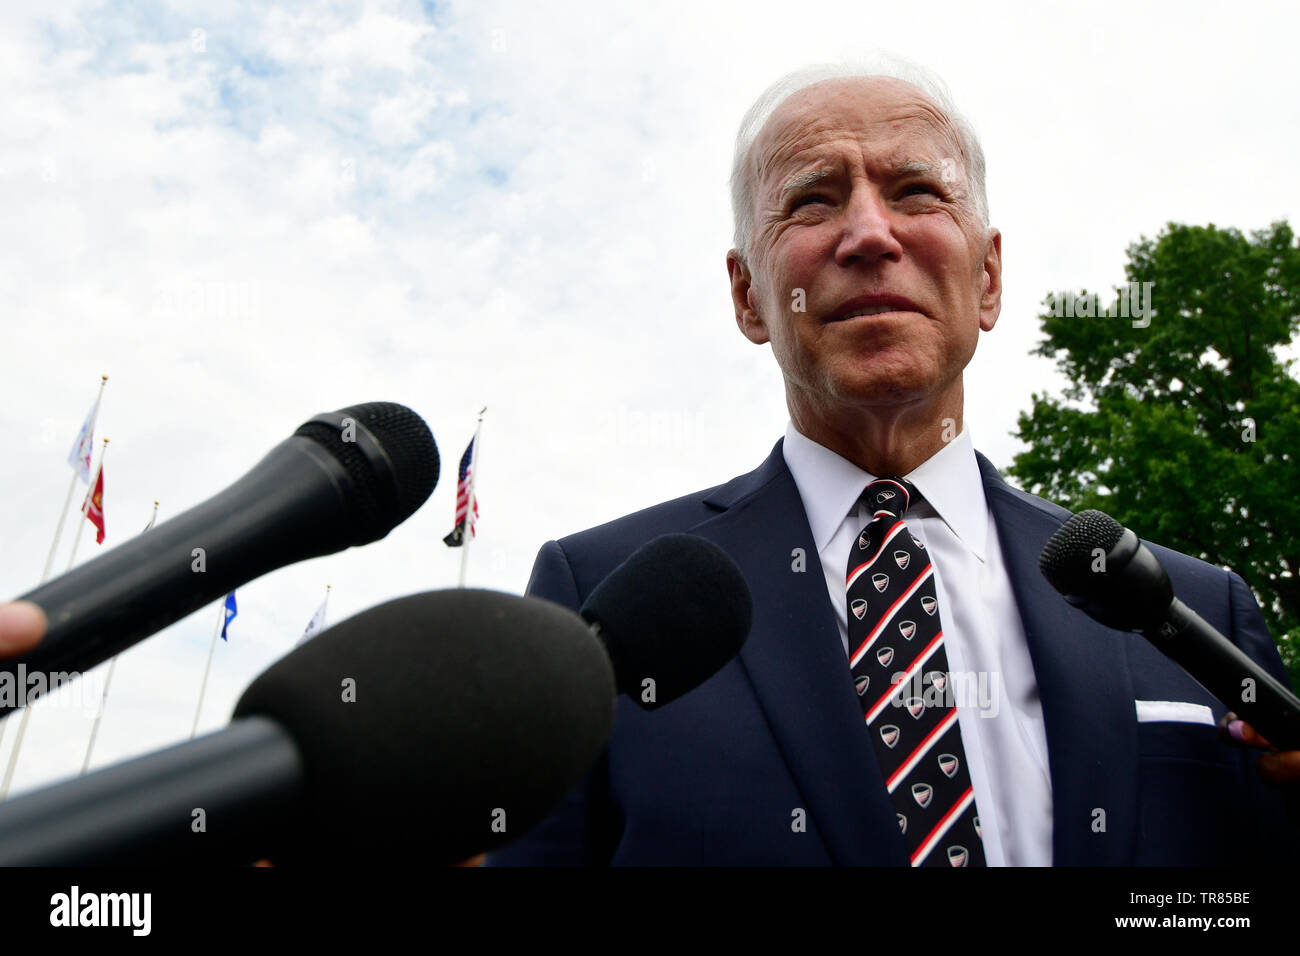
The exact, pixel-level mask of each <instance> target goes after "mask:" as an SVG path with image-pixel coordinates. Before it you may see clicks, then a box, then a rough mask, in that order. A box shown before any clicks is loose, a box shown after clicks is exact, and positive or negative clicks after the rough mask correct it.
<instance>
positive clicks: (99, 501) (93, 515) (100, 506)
mask: <svg viewBox="0 0 1300 956" xmlns="http://www.w3.org/2000/svg"><path fill="white" fill-rule="evenodd" d="M86 519H87V520H88V521H89V522H90V523H91V524H93V525H94V526H95V543H96V544H103V543H104V533H105V532H104V466H103V465H102V464H101V465H100V466H99V476H98V477H97V478H96V479H95V490H94V491H92V492H91V493H90V499H89V500H88V501H87V502H86Z"/></svg>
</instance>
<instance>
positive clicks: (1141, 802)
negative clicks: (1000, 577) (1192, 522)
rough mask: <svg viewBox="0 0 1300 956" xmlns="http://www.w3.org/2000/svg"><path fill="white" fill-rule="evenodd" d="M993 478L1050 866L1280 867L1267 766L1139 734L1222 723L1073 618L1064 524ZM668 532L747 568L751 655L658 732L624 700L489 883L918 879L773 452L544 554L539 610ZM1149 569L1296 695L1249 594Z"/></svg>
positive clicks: (1225, 579) (1288, 826)
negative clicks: (1057, 556) (586, 872)
mask: <svg viewBox="0 0 1300 956" xmlns="http://www.w3.org/2000/svg"><path fill="white" fill-rule="evenodd" d="M979 465H980V470H981V473H982V475H983V481H984V489H985V493H986V496H987V498H988V502H989V507H990V510H991V512H992V516H993V520H994V521H996V522H997V529H998V536H999V538H1000V539H1001V542H1002V547H1003V551H1004V554H1005V558H1006V566H1007V570H1008V572H1009V574H1010V577H1011V582H1012V586H1013V589H1014V592H1015V596H1016V601H1017V603H1018V605H1019V608H1020V615H1021V618H1022V620H1023V622H1024V628H1025V635H1026V637H1027V639H1028V642H1029V651H1030V656H1031V659H1032V661H1033V666H1034V674H1035V676H1036V678H1037V681H1038V688H1039V693H1040V696H1041V700H1042V708H1043V718H1044V723H1045V728H1046V734H1047V749H1048V763H1049V771H1050V776H1051V784H1052V812H1053V830H1052V859H1053V862H1054V864H1056V865H1183V864H1219V863H1237V862H1245V861H1248V860H1251V859H1253V858H1255V857H1260V858H1265V852H1264V851H1267V857H1268V858H1272V859H1278V858H1279V856H1280V855H1281V854H1280V851H1281V849H1282V848H1281V846H1280V844H1283V843H1287V844H1288V845H1292V844H1293V843H1294V842H1295V841H1296V836H1297V827H1296V826H1295V825H1294V824H1292V823H1291V822H1289V821H1288V820H1287V818H1286V816H1285V814H1284V813H1283V807H1282V800H1281V797H1280V795H1279V794H1278V793H1277V792H1276V791H1274V790H1272V789H1271V788H1267V787H1265V786H1264V785H1263V784H1261V783H1260V782H1259V781H1258V779H1257V777H1256V775H1255V769H1254V754H1253V753H1249V752H1246V751H1244V750H1239V749H1235V748H1232V747H1229V746H1227V745H1225V744H1224V743H1222V742H1221V741H1220V740H1219V738H1218V734H1217V732H1216V730H1215V728H1213V727H1210V726H1206V725H1199V724H1190V723H1139V722H1138V721H1137V718H1136V710H1135V705H1134V701H1135V700H1158V701H1189V702H1194V703H1203V704H1207V705H1209V706H1210V707H1211V708H1212V710H1213V712H1214V715H1215V718H1216V719H1217V718H1218V717H1219V716H1221V715H1222V713H1223V711H1224V709H1225V708H1224V707H1223V705H1222V704H1220V703H1219V702H1218V701H1217V700H1215V699H1214V698H1213V697H1211V696H1210V694H1209V693H1208V692H1207V691H1205V690H1204V689H1203V688H1202V687H1201V686H1200V685H1199V684H1198V683H1197V682H1195V681H1194V680H1192V678H1190V677H1189V676H1187V674H1186V673H1185V672H1183V671H1182V670H1181V669H1180V668H1179V667H1177V666H1176V665H1174V664H1173V663H1172V662H1170V661H1169V660H1168V659H1166V658H1165V657H1163V656H1162V655H1161V654H1160V653H1159V652H1158V651H1156V650H1155V649H1154V648H1153V647H1152V646H1151V645H1150V644H1149V643H1148V642H1147V641H1146V640H1145V639H1144V638H1142V637H1140V636H1138V635H1135V634H1130V633H1125V632H1120V631H1115V630H1110V629H1108V628H1106V627H1103V626H1102V625H1100V624H1098V623H1096V622H1094V621H1093V620H1092V619H1091V618H1089V617H1088V616H1087V615H1085V614H1083V613H1082V612H1081V611H1078V610H1075V609H1074V608H1072V607H1071V606H1069V605H1068V604H1067V603H1066V602H1065V601H1064V600H1063V599H1062V598H1061V596H1060V595H1059V594H1057V593H1056V592H1055V591H1054V590H1053V589H1052V587H1051V586H1050V585H1049V584H1048V583H1047V581H1046V580H1045V579H1044V578H1043V576H1042V574H1041V573H1040V572H1039V570H1038V567H1037V559H1038V553H1039V551H1040V550H1041V549H1042V546H1043V544H1044V543H1045V542H1046V541H1047V539H1048V537H1050V536H1051V534H1052V532H1053V531H1055V530H1056V528H1058V527H1059V526H1060V525H1061V523H1062V522H1063V521H1064V520H1066V519H1067V518H1068V517H1069V512H1067V511H1065V510H1064V509H1062V508H1060V507H1058V506H1056V505H1053V504H1051V503H1049V502H1047V501H1044V500H1043V499H1041V498H1037V497H1035V496H1033V495H1030V494H1026V493H1024V492H1021V491H1018V490H1016V489H1014V488H1012V487H1011V486H1010V485H1008V484H1007V483H1006V482H1005V481H1003V480H1002V478H1001V476H999V475H998V473H997V471H996V469H994V467H993V466H992V465H991V464H990V463H989V462H988V461H987V459H985V458H984V457H983V456H979ZM671 531H687V532H690V533H692V534H697V535H700V536H701V537H704V538H707V539H709V540H711V541H713V542H715V543H716V544H718V545H720V546H721V547H722V548H723V549H724V550H725V551H726V552H727V553H728V554H730V555H731V557H732V558H734V559H735V561H736V563H737V564H738V565H739V566H740V569H741V571H742V572H743V573H744V575H745V578H746V580H747V581H748V582H749V586H750V589H751V591H752V593H753V598H754V625H753V629H752V631H751V632H750V636H749V639H748V641H747V642H746V644H745V646H744V648H743V649H742V650H741V652H740V655H739V657H737V658H736V659H735V660H733V661H731V662H730V663H729V664H728V665H726V666H725V667H724V668H723V669H722V670H721V671H719V672H718V673H717V674H716V675H714V676H713V677H712V678H711V679H710V680H708V681H707V682H706V683H705V684H703V685H701V686H700V687H699V688H697V689H696V690H694V691H692V692H691V693H689V694H687V695H686V696H684V697H682V698H681V699H679V700H677V701H674V702H673V703H671V704H668V705H667V706H665V707H663V708H662V709H660V710H658V711H655V712H650V713H648V712H644V711H642V710H640V709H639V708H638V707H637V706H636V705H635V704H633V703H632V702H630V701H628V700H627V699H626V698H620V700H619V705H618V716H617V721H616V725H615V729H614V733H613V736H612V738H611V740H610V742H609V745H608V747H607V749H606V751H605V753H604V754H603V755H602V757H601V759H600V760H599V762H598V763H597V764H596V766H595V767H594V768H593V770H592V772H591V774H590V775H589V777H588V779H587V780H586V782H585V783H584V784H583V785H582V786H581V787H580V788H579V789H578V790H577V791H576V792H575V793H573V794H572V795H571V796H570V797H569V798H568V800H567V801H566V802H565V803H564V805H563V806H562V807H561V808H560V809H559V810H558V811H557V812H556V813H555V814H554V815H552V816H551V817H550V818H549V819H547V820H546V821H545V822H543V823H542V824H541V825H540V826H538V827H537V828H535V829H534V830H533V831H532V832H530V833H528V834H527V835H525V836H523V837H522V838H521V839H519V840H518V841H516V842H515V843H513V844H511V845H509V846H507V847H504V848H502V849H501V850H499V851H497V852H495V853H494V854H492V855H491V856H490V857H489V861H488V862H489V864H490V865H515V864H607V863H609V864H721V865H727V864H742V865H748V864H759V865H762V864H796V865H819V864H847V865H865V866H878V865H900V866H902V865H906V864H907V857H906V854H905V852H904V849H903V842H902V839H901V838H900V836H899V834H898V825H897V823H896V818H895V814H894V809H893V807H892V805H891V803H890V799H889V796H888V794H887V793H886V790H885V784H884V781H883V779H882V777H881V775H880V771H879V768H878V766H877V762H876V758H875V754H874V753H873V751H872V748H871V742H870V740H869V739H868V736H867V734H865V733H864V732H863V729H862V710H861V706H860V704H859V701H858V698H857V696H856V694H855V692H854V688H853V681H852V679H851V677H850V675H849V669H848V662H847V660H846V658H845V655H844V649H843V646H842V644H841V643H840V636H839V631H838V627H837V625H836V621H835V615H834V612H833V610H832V607H831V604H830V600H829V597H828V595H827V593H826V583H825V578H824V577H823V574H822V571H821V568H820V564H819V562H818V557H817V549H816V546H815V545H814V543H813V537H812V532H811V530H810V529H809V527H808V521H807V517H806V515H805V512H804V508H803V504H802V501H801V499H800V497H799V492H798V490H797V488H796V486H795V482H794V478H793V476H792V475H791V474H790V471H789V469H788V468H787V467H786V464H785V458H784V455H783V453H782V449H781V442H778V443H777V445H776V447H775V448H774V449H773V451H772V454H771V455H770V456H769V457H768V459H767V460H766V461H765V462H764V463H763V464H762V465H761V466H759V468H757V469H756V470H755V471H753V472H750V473H749V474H747V475H742V476H740V477H739V478H736V479H734V480H732V481H730V482H728V483H727V484H724V485H720V486H718V487H716V488H712V489H709V490H707V491H704V492H700V493H697V494H693V495H688V496H686V497H683V498H679V499H677V500H675V501H669V502H666V503H664V504H660V505H657V506H655V507H653V508H649V509H647V510H645V511H641V512H638V513H636V514H632V515H629V516H627V517H624V518H621V519H619V520H617V521H613V522H611V523H609V524H606V525H602V526H600V527H598V528H594V529H591V530H589V531H584V532H582V533H580V534H575V535H572V536H570V537H567V538H564V539H562V540H560V541H558V542H557V541H549V542H547V543H546V545H545V546H544V547H543V548H542V550H541V552H540V554H539V555H538V557H537V563H536V566H535V567H534V570H533V575H532V580H531V581H530V582H529V586H528V590H529V593H531V594H534V595H537V596H540V597H544V598H548V599H550V600H553V601H556V602H558V603H560V604H563V605H566V606H568V607H570V608H574V609H576V608H578V607H580V606H581V604H582V603H583V601H584V600H585V599H586V596H587V595H588V594H589V593H590V592H591V590H592V589H593V588H594V587H595V586H596V585H597V584H598V583H599V582H600V581H601V579H602V578H604V577H605V576H606V575H607V574H608V573H609V572H610V571H612V570H613V569H614V568H615V567H616V566H617V565H618V564H619V563H620V562H621V561H622V560H623V559H624V558H626V557H627V556H628V555H629V554H630V553H631V552H632V551H634V550H635V549H636V548H637V547H639V546H640V545H642V544H644V543H645V542H646V541H648V540H649V539H651V538H653V537H655V536H656V535H659V534H663V533H666V532H671ZM797 548H801V549H803V553H804V555H805V556H806V562H807V564H806V570H804V571H802V572H799V571H795V570H794V567H795V558H794V554H793V552H794V551H795V549H797ZM1151 548H1152V550H1153V551H1154V552H1155V553H1156V554H1157V556H1158V557H1159V558H1160V559H1161V561H1162V562H1163V563H1164V565H1165V568H1166V569H1167V570H1168V572H1169V576H1170V578H1171V579H1172V581H1173V584H1174V589H1175V591H1176V593H1177V594H1178V595H1179V596H1180V597H1182V598H1183V600H1184V601H1186V602H1187V603H1188V604H1189V605H1191V606H1192V607H1193V608H1195V609H1196V610H1197V611H1198V612H1199V613H1200V614H1201V615H1202V616H1203V617H1204V618H1205V619H1206V620H1207V621H1208V622H1209V623H1210V624H1211V625H1213V626H1214V627H1216V628H1217V629H1218V630H1219V631H1220V632H1222V633H1223V634H1226V635H1228V636H1229V637H1230V638H1231V639H1232V640H1233V641H1235V642H1236V643H1237V644H1238V645H1239V646H1240V647H1241V648H1242V649H1243V650H1244V651H1245V652H1246V653H1247V654H1249V655H1250V656H1251V657H1253V658H1254V659H1255V660H1257V661H1259V662H1261V663H1262V664H1264V665H1265V666H1266V667H1267V668H1268V670H1269V671H1270V672H1271V673H1273V674H1275V675H1276V676H1277V677H1279V679H1281V680H1283V681H1286V680H1287V678H1286V675H1285V672H1284V670H1283V668H1282V664H1281V661H1280V659H1279V657H1278V653H1277V649H1276V647H1275V645H1274V644H1273V641H1272V639H1271V638H1270V636H1269V633H1268V630H1267V628H1266V626H1265V624H1264V621H1263V618H1262V616H1261V614H1260V612H1259V608H1258V606H1257V605H1256V603H1255V600H1254V598H1253V597H1252V595H1251V593H1250V591H1249V589H1248V588H1247V587H1246V585H1245V583H1244V582H1243V581H1242V580H1241V578H1240V577H1238V576H1237V575H1235V574H1230V573H1229V572H1227V571H1224V570H1222V569H1221V568H1216V567H1213V566H1211V565H1209V564H1206V563H1204V562H1202V561H1198V560H1195V559H1193V558H1190V557H1187V556H1185V555H1182V554H1178V553H1177V552H1174V551H1170V550H1168V549H1166V548H1161V547H1159V546H1157V545H1151ZM800 811H802V813H800ZM800 819H802V820H803V821H804V826H803V827H802V828H801V827H799V826H798V825H796V824H797V821H798V820H800ZM1288 841H1291V842H1290V843H1288ZM1274 854H1277V855H1274Z"/></svg>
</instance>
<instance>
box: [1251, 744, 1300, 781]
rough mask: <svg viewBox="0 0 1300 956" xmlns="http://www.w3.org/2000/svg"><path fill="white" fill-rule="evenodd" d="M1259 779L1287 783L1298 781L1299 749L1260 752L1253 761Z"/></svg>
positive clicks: (1299, 768)
mask: <svg viewBox="0 0 1300 956" xmlns="http://www.w3.org/2000/svg"><path fill="white" fill-rule="evenodd" d="M1255 766H1256V769H1257V770H1258V772H1259V776H1260V779H1261V780H1264V781H1266V782H1267V783H1272V784H1278V785H1281V784H1289V783H1295V782H1296V781H1300V750H1284V751H1282V752H1280V753H1271V754H1260V755H1259V760H1257V761H1255Z"/></svg>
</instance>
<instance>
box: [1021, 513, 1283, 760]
mask: <svg viewBox="0 0 1300 956" xmlns="http://www.w3.org/2000/svg"><path fill="white" fill-rule="evenodd" d="M1038 567H1039V570H1041V571H1042V572H1043V575H1044V576H1045V577H1046V578H1047V580H1048V581H1049V582H1051V585H1052V587H1054V588H1056V590H1058V591H1060V592H1061V594H1063V595H1064V596H1065V599H1066V600H1067V601H1069V602H1070V603H1071V604H1072V605H1074V606H1075V607H1077V608H1079V609H1080V610H1081V611H1083V612H1084V613H1086V614H1088V615H1089V616H1090V617H1092V618H1094V619H1096V620H1097V621H1100V622H1101V623H1102V624H1105V625H1106V626H1107V627H1113V628H1117V629H1119V630H1125V631H1140V632H1141V633H1142V634H1143V635H1145V636H1146V638H1147V640H1149V641H1150V642H1151V643H1152V644H1154V645H1155V646H1156V647H1157V648H1158V649H1159V650H1160V651H1162V652H1163V653H1164V654H1165V655H1167V656H1168V657H1169V658H1171V659H1172V660H1173V661H1174V662H1175V663H1177V664H1178V665H1179V666H1181V667H1182V668H1183V669H1184V670H1185V671H1187V673H1188V674H1190V675H1191V676H1192V677H1193V678H1194V679H1195V680H1197V681H1198V682H1199V683H1200V684H1201V685H1202V686H1203V687H1205V688H1206V690H1208V691H1209V692H1210V693H1211V694H1213V695H1214V696H1215V697H1217V698H1218V699H1219V700H1220V701H1222V702H1223V704H1224V705H1225V706H1226V707H1228V708H1229V709H1230V710H1232V711H1234V712H1235V713H1236V714H1238V715H1239V716H1241V717H1243V718H1245V719H1246V720H1247V721H1248V722H1249V723H1250V724H1251V725H1252V726H1253V727H1255V729H1257V730H1258V731H1259V732H1260V733H1262V734H1263V735H1264V736H1265V737H1267V738H1268V740H1269V742H1270V743H1272V744H1273V745H1274V746H1276V747H1277V748H1279V749H1280V750H1293V749H1295V748H1296V747H1298V746H1300V698H1297V697H1296V695H1295V694H1293V693H1291V691H1289V690H1288V689H1287V688H1286V685H1284V684H1283V683H1282V682H1281V681H1279V680H1277V679H1276V678H1275V677H1273V675H1271V674H1269V673H1268V672H1267V671H1266V670H1264V669H1263V668H1262V667H1260V666H1259V665H1258V664H1257V663H1255V661H1253V660H1251V658H1250V657H1248V656H1247V655H1246V654H1245V652H1244V651H1242V650H1241V648H1239V647H1237V646H1236V645H1235V644H1233V643H1232V642H1231V641H1230V640H1228V639H1227V638H1226V637H1224V636H1223V635H1222V634H1220V633H1219V632H1218V631H1216V630H1215V629H1214V628H1213V627H1211V626H1210V625H1209V624H1208V623H1206V621H1205V620H1204V618H1202V617H1201V616H1200V615H1199V614H1197V613H1196V612H1195V611H1193V610H1192V609H1191V608H1189V607H1188V606H1187V605H1186V604H1184V603H1183V602H1182V601H1180V600H1179V599H1178V598H1176V597H1175V596H1174V589H1173V585H1171V584H1170V583H1169V576H1168V574H1166V573H1165V569H1164V567H1163V566H1162V565H1161V564H1160V561H1159V559H1157V558H1156V556H1155V555H1154V554H1152V553H1151V551H1150V550H1149V549H1148V548H1147V547H1146V545H1144V544H1142V542H1141V541H1139V540H1138V537H1137V535H1135V534H1134V533H1133V532H1132V531H1130V530H1129V529H1128V528H1125V527H1124V526H1123V525H1121V524H1120V523H1119V522H1118V521H1116V520H1115V519H1114V518H1112V517H1111V516H1110V515H1108V514H1106V513H1105V512H1101V511H1095V510H1090V511H1081V512H1079V513H1078V514H1077V515H1074V516H1073V517H1072V518H1070V520H1069V521H1067V522H1066V523H1065V524H1063V525H1062V526H1061V527H1060V528H1058V529H1057V530H1056V533H1055V534H1053V535H1052V537H1051V538H1050V539H1049V540H1048V542H1047V544H1046V545H1045V546H1044V547H1043V550H1042V553H1040V554H1039V556H1038ZM1247 681H1250V683H1249V684H1247V683H1246V682H1247ZM1247 687H1249V688H1251V690H1252V693H1251V694H1244V693H1243V690H1244V689H1245V688H1247ZM1251 696H1253V698H1254V699H1249V698H1250V697H1251Z"/></svg>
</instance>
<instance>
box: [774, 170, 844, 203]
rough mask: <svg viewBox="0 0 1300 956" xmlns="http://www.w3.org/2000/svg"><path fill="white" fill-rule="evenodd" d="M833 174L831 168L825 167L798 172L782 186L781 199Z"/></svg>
mask: <svg viewBox="0 0 1300 956" xmlns="http://www.w3.org/2000/svg"><path fill="white" fill-rule="evenodd" d="M832 175H834V174H833V173H832V172H831V170H829V169H825V168H823V169H809V170H805V171H804V172H802V173H796V174H795V175H793V176H791V177H790V178H789V179H787V180H786V181H785V183H784V185H782V186H781V191H780V193H779V194H778V195H779V196H780V198H781V199H785V198H786V197H787V196H789V195H790V194H791V193H793V192H797V191H799V190H800V189H807V188H808V187H809V186H815V185H817V184H818V183H820V182H823V181H825V180H827V179H830V178H831V176H832Z"/></svg>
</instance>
